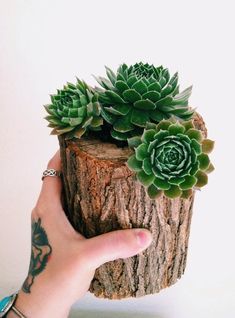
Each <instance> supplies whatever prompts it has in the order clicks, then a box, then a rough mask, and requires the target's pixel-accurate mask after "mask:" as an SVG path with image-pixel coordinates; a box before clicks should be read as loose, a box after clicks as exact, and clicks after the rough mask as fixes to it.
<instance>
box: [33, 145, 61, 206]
mask: <svg viewBox="0 0 235 318" xmlns="http://www.w3.org/2000/svg"><path fill="white" fill-rule="evenodd" d="M51 168H53V169H55V170H58V171H61V159H60V150H58V151H57V152H56V153H55V155H54V156H53V157H52V158H51V159H50V161H49V162H48V164H47V169H51ZM61 191H62V181H61V178H60V177H50V176H47V177H45V178H44V179H43V181H42V187H41V192H40V195H39V199H38V203H37V204H44V205H45V204H48V203H50V204H54V205H59V206H61V205H62V204H61Z"/></svg>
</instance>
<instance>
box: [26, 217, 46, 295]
mask: <svg viewBox="0 0 235 318" xmlns="http://www.w3.org/2000/svg"><path fill="white" fill-rule="evenodd" d="M51 253H52V247H51V245H50V244H49V241H48V238H47V234H46V231H45V229H44V228H43V227H42V226H41V219H40V218H39V219H38V220H37V221H33V222H32V250H31V259H30V265H29V272H28V276H27V278H26V279H25V281H24V283H23V286H22V290H23V291H24V292H25V293H30V292H31V287H32V285H33V283H34V278H35V276H37V275H38V274H40V273H41V272H42V271H43V270H44V269H45V267H46V265H47V262H48V260H49V258H50V255H51Z"/></svg>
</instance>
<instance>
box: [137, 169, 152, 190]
mask: <svg viewBox="0 0 235 318" xmlns="http://www.w3.org/2000/svg"><path fill="white" fill-rule="evenodd" d="M137 179H138V180H139V181H140V183H142V184H143V185H144V186H145V187H147V186H149V185H150V184H152V183H153V180H154V179H155V176H154V174H150V175H148V174H146V173H145V172H144V171H143V170H142V171H139V172H137Z"/></svg>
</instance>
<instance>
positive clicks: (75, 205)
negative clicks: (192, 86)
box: [58, 114, 207, 299]
mask: <svg viewBox="0 0 235 318" xmlns="http://www.w3.org/2000/svg"><path fill="white" fill-rule="evenodd" d="M194 124H195V126H196V127H197V128H198V129H200V130H202V132H203V134H204V136H205V137H206V135H207V131H206V128H205V124H204V122H203V119H202V117H201V116H200V115H199V114H196V115H195V116H194ZM58 139H59V143H60V151H61V160H62V173H63V176H62V180H63V186H64V187H63V205H64V209H65V212H66V214H67V216H68V219H69V220H70V222H71V224H72V225H73V226H74V228H75V229H76V230H77V231H79V232H81V233H82V234H83V235H84V236H85V237H87V238H90V237H93V236H96V235H99V234H102V233H106V232H109V231H113V230H116V229H126V228H137V227H138V228H139V227H142V228H147V229H149V230H150V231H151V232H152V235H153V242H152V244H151V245H150V247H149V248H148V249H146V250H145V251H143V252H142V253H140V254H138V255H136V256H133V257H130V258H127V259H118V260H115V261H112V262H107V263H105V264H104V265H102V266H100V267H99V268H98V269H97V270H96V272H95V277H94V279H93V281H92V283H91V285H90V289H89V290H90V292H92V293H94V295H95V296H97V297H102V298H109V299H120V298H126V297H141V296H144V295H147V294H154V293H157V292H159V291H160V290H161V289H163V288H166V287H168V286H171V285H172V284H174V283H176V282H177V280H178V279H179V278H180V277H181V276H182V275H183V273H184V271H185V266H186V261H187V250H188V241H189V233H190V224H191V219H192V209H193V202H194V196H195V192H193V195H192V196H191V197H190V198H189V199H187V200H185V199H179V198H176V199H169V198H166V197H165V196H164V195H162V196H161V197H160V198H158V199H155V200H151V199H150V198H149V197H148V195H147V193H146V190H145V188H144V187H143V186H142V185H141V184H140V183H139V182H138V180H136V177H135V174H134V173H133V172H132V171H130V169H129V168H128V167H127V166H126V161H127V159H128V157H129V156H130V155H131V154H132V153H133V150H132V149H129V148H128V147H122V148H121V147H117V146H116V145H115V144H112V143H108V142H101V141H100V140H99V139H94V138H92V139H89V138H81V139H77V140H74V139H73V140H69V141H66V140H64V137H63V135H61V136H58Z"/></svg>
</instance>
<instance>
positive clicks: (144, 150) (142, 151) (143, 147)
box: [135, 143, 148, 160]
mask: <svg viewBox="0 0 235 318" xmlns="http://www.w3.org/2000/svg"><path fill="white" fill-rule="evenodd" d="M135 154H136V158H137V159H138V160H144V159H145V158H146V157H148V145H147V144H145V143H142V144H140V145H139V146H138V147H136V148H135Z"/></svg>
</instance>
